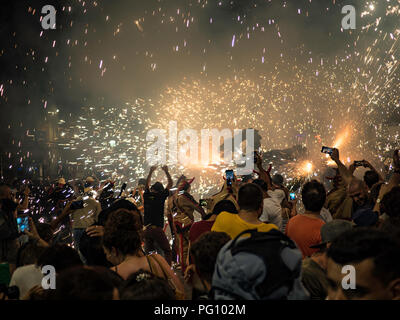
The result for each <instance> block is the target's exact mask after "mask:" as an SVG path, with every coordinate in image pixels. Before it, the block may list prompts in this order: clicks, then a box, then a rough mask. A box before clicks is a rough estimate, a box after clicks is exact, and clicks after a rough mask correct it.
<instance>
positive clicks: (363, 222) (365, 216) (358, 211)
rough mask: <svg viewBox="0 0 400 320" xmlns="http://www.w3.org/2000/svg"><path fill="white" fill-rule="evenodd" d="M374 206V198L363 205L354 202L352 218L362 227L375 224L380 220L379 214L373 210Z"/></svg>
mask: <svg viewBox="0 0 400 320" xmlns="http://www.w3.org/2000/svg"><path fill="white" fill-rule="evenodd" d="M373 208H374V203H373V201H372V200H368V201H367V202H366V204H364V205H363V206H357V204H356V203H354V205H353V214H352V216H351V219H352V220H353V221H354V223H355V224H356V225H357V226H360V227H369V226H374V225H376V223H377V222H378V219H379V215H378V213H377V212H374V211H373Z"/></svg>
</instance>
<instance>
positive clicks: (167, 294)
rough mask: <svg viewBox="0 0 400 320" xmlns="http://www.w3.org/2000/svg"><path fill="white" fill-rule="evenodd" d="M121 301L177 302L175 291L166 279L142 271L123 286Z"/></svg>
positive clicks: (132, 275) (133, 275) (131, 276)
mask: <svg viewBox="0 0 400 320" xmlns="http://www.w3.org/2000/svg"><path fill="white" fill-rule="evenodd" d="M120 299H121V300H176V297H175V293H174V290H173V289H172V288H171V286H170V285H169V284H168V282H167V281H166V280H164V279H161V278H159V277H157V276H155V275H154V274H152V273H150V272H148V271H145V270H143V269H140V270H139V271H137V272H135V273H133V274H131V275H130V276H129V277H128V279H127V280H125V281H124V282H123V283H122V285H121V290H120Z"/></svg>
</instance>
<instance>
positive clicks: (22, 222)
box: [17, 215, 30, 233]
mask: <svg viewBox="0 0 400 320" xmlns="http://www.w3.org/2000/svg"><path fill="white" fill-rule="evenodd" d="M17 226H18V233H24V231H25V230H28V231H30V228H29V217H28V215H20V216H18V217H17Z"/></svg>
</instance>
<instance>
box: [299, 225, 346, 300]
mask: <svg viewBox="0 0 400 320" xmlns="http://www.w3.org/2000/svg"><path fill="white" fill-rule="evenodd" d="M351 229H353V224H352V223H351V222H350V221H346V220H340V219H337V220H333V221H331V222H328V223H326V224H324V225H323V226H322V227H321V242H320V243H318V244H316V245H312V246H310V248H312V249H318V250H319V251H318V252H316V253H314V254H313V255H312V256H311V257H309V258H306V259H304V260H303V264H302V276H301V280H302V283H303V285H304V287H305V288H306V289H307V291H308V292H309V293H310V299H311V300H325V299H326V297H327V295H328V280H327V278H326V268H327V262H328V257H327V255H326V251H327V249H328V248H329V246H330V244H331V242H332V241H333V240H335V239H336V238H338V237H340V235H341V234H343V233H344V232H346V231H348V230H351Z"/></svg>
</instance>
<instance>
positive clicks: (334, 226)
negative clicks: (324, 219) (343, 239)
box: [310, 219, 353, 249]
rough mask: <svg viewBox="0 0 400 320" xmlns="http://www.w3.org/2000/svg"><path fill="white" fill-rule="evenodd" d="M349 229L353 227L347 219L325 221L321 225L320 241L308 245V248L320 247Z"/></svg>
mask: <svg viewBox="0 0 400 320" xmlns="http://www.w3.org/2000/svg"><path fill="white" fill-rule="evenodd" d="M351 229H353V224H352V223H351V222H350V221H347V220H341V219H336V220H332V221H330V222H328V223H325V224H324V225H323V226H322V227H321V240H322V242H321V243H319V244H316V245H313V246H310V248H313V249H316V248H322V247H324V246H325V245H326V244H327V243H328V242H332V241H333V240H335V239H336V238H338V237H339V236H340V235H341V234H342V233H344V232H346V231H349V230H351Z"/></svg>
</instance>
